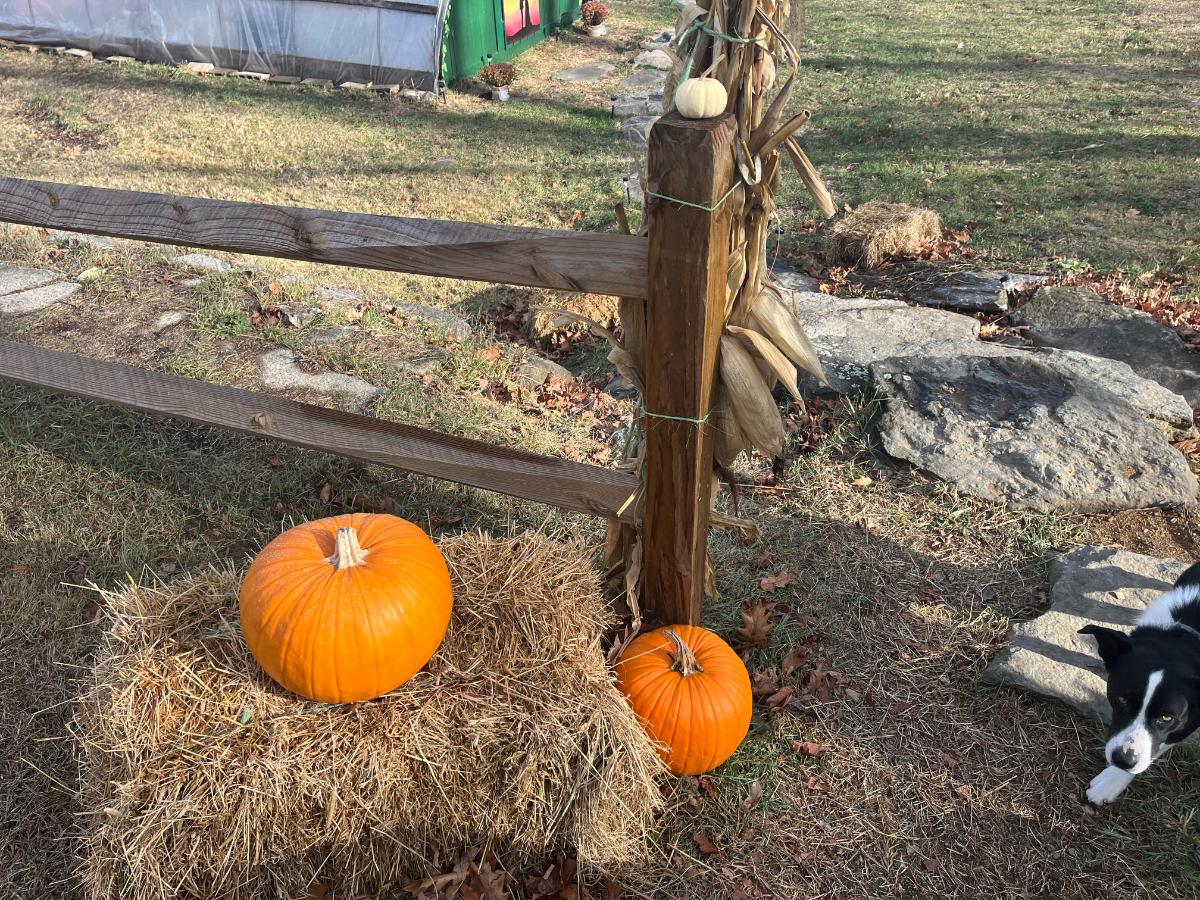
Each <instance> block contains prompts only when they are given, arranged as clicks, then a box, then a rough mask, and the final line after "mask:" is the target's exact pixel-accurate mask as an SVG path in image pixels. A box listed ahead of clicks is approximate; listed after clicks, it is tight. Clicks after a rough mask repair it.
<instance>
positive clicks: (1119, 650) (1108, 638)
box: [1079, 625, 1132, 669]
mask: <svg viewBox="0 0 1200 900" xmlns="http://www.w3.org/2000/svg"><path fill="white" fill-rule="evenodd" d="M1079 633H1080V634H1090V635H1092V636H1093V637H1094V638H1095V639H1096V649H1097V650H1099V651H1100V658H1101V659H1102V660H1104V668H1106V669H1111V668H1112V667H1113V664H1114V663H1115V662H1116V661H1117V660H1118V659H1120V658H1121V657H1122V656H1124V655H1125V654H1126V653H1128V652H1129V649H1130V647H1131V646H1132V644H1130V642H1129V635H1127V634H1126V633H1125V632H1123V631H1117V630H1116V629H1115V628H1105V627H1104V626H1103V625H1084V626H1083V627H1082V628H1080V629H1079Z"/></svg>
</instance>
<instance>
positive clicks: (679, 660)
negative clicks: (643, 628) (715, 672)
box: [663, 628, 704, 678]
mask: <svg viewBox="0 0 1200 900" xmlns="http://www.w3.org/2000/svg"><path fill="white" fill-rule="evenodd" d="M663 634H665V635H666V636H667V637H668V638H670V639H671V643H672V644H674V645H675V652H674V653H672V654H671V660H672V663H673V665H672V666H671V671H672V672H678V673H679V674H680V675H682V676H683V677H684V678H687V677H688V676H689V675H695V674H696V673H697V672H703V671H704V668H703V666H701V665H700V663H699V662H697V661H696V654H695V653H693V652H692V648H691V647H689V646H688V645H687V642H686V641H684V639H683V638H681V637H680V636H679V635H678V634H676V633H675V632H674V631H672V630H671V629H670V628H668V629H667V630H666V631H664V632H663Z"/></svg>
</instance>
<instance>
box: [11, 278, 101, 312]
mask: <svg viewBox="0 0 1200 900" xmlns="http://www.w3.org/2000/svg"><path fill="white" fill-rule="evenodd" d="M82 287H83V285H81V284H77V283H76V282H74V281H59V282H57V283H55V284H47V285H43V286H42V287H36V288H31V289H30V290H27V291H16V292H15V293H12V294H4V295H0V314H5V315H12V316H23V315H28V314H29V313H35V312H41V311H42V310H43V309H49V308H50V307H51V306H54V305H55V304H57V303H62V302H63V301H64V300H66V299H67V298H68V297H70V296H72V295H73V294H75V293H77V292H78V291H79V290H80V289H81V288H82Z"/></svg>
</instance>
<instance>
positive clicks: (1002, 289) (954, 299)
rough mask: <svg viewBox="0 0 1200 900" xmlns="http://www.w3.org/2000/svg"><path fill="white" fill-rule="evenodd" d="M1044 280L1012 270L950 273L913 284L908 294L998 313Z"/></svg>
mask: <svg viewBox="0 0 1200 900" xmlns="http://www.w3.org/2000/svg"><path fill="white" fill-rule="evenodd" d="M930 271H932V269H930ZM1045 280H1046V276H1045V275H1031V274H1017V273H1012V272H991V271H978V272H953V273H948V274H947V275H946V276H945V277H944V278H941V279H940V280H939V281H937V282H934V283H932V284H926V285H920V286H916V287H914V288H912V289H911V293H912V296H913V298H914V299H915V300H917V301H919V302H921V303H928V304H930V305H931V306H943V307H947V308H949V309H957V310H960V311H962V312H967V313H974V312H988V313H1001V312H1007V311H1008V307H1009V303H1010V301H1011V300H1013V299H1014V298H1015V297H1017V296H1018V295H1020V294H1021V293H1022V292H1027V291H1031V290H1033V289H1035V288H1037V287H1038V286H1040V285H1041V284H1042V283H1043V282H1045Z"/></svg>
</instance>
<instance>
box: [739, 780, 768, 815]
mask: <svg viewBox="0 0 1200 900" xmlns="http://www.w3.org/2000/svg"><path fill="white" fill-rule="evenodd" d="M762 795H763V786H762V782H761V781H759V780H758V779H757V778H755V779H754V780H753V781H752V782H750V790H749V791H747V792H746V799H745V800H743V801H742V806H744V807H745V808H746V809H754V807H756V806H758V804H760V803H762Z"/></svg>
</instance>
